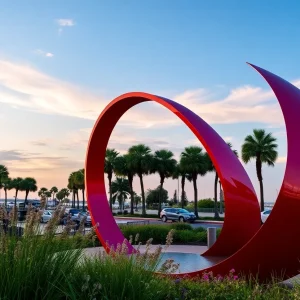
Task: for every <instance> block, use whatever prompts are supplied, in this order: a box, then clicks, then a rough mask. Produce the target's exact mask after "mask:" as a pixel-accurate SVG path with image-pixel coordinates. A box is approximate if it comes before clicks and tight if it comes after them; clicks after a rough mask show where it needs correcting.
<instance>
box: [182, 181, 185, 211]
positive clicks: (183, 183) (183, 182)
mask: <svg viewBox="0 0 300 300" xmlns="http://www.w3.org/2000/svg"><path fill="white" fill-rule="evenodd" d="M184 185H185V175H182V176H181V208H184Z"/></svg>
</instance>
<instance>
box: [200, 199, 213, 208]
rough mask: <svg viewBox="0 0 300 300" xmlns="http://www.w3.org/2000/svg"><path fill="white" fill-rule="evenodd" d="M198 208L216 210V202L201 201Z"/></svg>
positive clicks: (209, 200) (210, 200)
mask: <svg viewBox="0 0 300 300" xmlns="http://www.w3.org/2000/svg"><path fill="white" fill-rule="evenodd" d="M197 206H198V208H214V207H215V202H214V201H213V200H212V199H203V200H199V201H198V203H197Z"/></svg>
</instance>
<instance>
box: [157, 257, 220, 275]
mask: <svg viewBox="0 0 300 300" xmlns="http://www.w3.org/2000/svg"><path fill="white" fill-rule="evenodd" d="M167 259H173V260H174V263H179V264H180V265H179V269H178V270H177V272H176V273H186V272H194V271H198V270H202V269H205V268H209V267H211V266H213V265H215V264H217V263H218V262H220V261H222V260H224V259H225V258H224V257H204V256H201V255H200V254H197V253H180V252H165V253H163V254H162V255H161V261H160V263H159V265H158V268H159V267H160V266H161V265H162V264H163V263H164V262H165V261H166V260H167Z"/></svg>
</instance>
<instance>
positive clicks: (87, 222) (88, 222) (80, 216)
mask: <svg viewBox="0 0 300 300" xmlns="http://www.w3.org/2000/svg"><path fill="white" fill-rule="evenodd" d="M83 218H86V220H85V223H84V224H85V225H86V226H91V225H92V219H91V215H90V213H89V212H88V211H87V212H80V213H79V214H78V221H79V222H81V220H82V219H83Z"/></svg>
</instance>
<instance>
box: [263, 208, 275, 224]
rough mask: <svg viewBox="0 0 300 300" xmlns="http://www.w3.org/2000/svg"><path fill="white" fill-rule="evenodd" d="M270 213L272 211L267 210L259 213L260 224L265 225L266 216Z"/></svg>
mask: <svg viewBox="0 0 300 300" xmlns="http://www.w3.org/2000/svg"><path fill="white" fill-rule="evenodd" d="M271 212H272V209H267V210H264V211H262V212H261V222H262V223H265V222H266V220H267V218H268V216H269V215H270V213H271Z"/></svg>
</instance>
